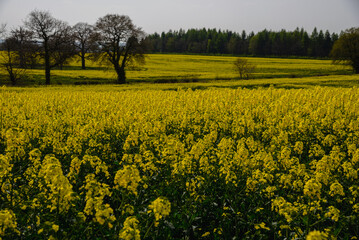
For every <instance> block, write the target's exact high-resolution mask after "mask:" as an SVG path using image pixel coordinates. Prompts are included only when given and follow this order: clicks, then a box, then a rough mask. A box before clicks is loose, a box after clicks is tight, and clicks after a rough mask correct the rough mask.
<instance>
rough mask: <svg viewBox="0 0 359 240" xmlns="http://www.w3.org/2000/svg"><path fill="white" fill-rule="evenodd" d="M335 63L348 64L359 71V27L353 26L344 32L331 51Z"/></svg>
mask: <svg viewBox="0 0 359 240" xmlns="http://www.w3.org/2000/svg"><path fill="white" fill-rule="evenodd" d="M331 57H332V59H333V61H334V62H335V63H344V64H348V65H350V66H351V67H352V68H353V71H354V72H355V73H359V28H351V29H348V30H346V31H345V32H344V33H342V34H341V35H340V37H339V39H338V41H336V42H335V44H334V46H333V49H332V51H331Z"/></svg>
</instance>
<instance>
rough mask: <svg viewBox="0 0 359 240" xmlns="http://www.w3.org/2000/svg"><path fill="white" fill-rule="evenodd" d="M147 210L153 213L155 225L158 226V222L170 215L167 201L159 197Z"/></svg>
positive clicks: (169, 206) (169, 205)
mask: <svg viewBox="0 0 359 240" xmlns="http://www.w3.org/2000/svg"><path fill="white" fill-rule="evenodd" d="M148 208H149V209H150V211H152V212H153V213H154V215H155V219H156V222H155V225H156V226H158V221H159V220H161V219H162V218H164V217H166V216H168V215H169V214H170V212H171V203H170V201H168V200H167V199H165V198H162V197H159V198H157V199H156V200H154V201H153V202H152V203H151V204H150V205H149V206H148Z"/></svg>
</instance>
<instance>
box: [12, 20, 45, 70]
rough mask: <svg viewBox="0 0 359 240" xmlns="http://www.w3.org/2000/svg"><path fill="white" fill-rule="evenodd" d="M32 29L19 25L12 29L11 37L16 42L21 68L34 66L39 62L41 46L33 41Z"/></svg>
mask: <svg viewBox="0 0 359 240" xmlns="http://www.w3.org/2000/svg"><path fill="white" fill-rule="evenodd" d="M33 35H34V33H33V32H32V31H29V30H26V29H25V28H23V27H19V28H17V29H14V30H12V31H11V37H12V38H13V41H14V42H15V43H16V51H17V55H18V56H17V57H18V58H19V59H18V63H19V67H20V68H29V67H30V68H34V67H35V66H36V65H37V64H38V52H39V47H38V45H37V44H36V43H34V42H33V40H32V39H33Z"/></svg>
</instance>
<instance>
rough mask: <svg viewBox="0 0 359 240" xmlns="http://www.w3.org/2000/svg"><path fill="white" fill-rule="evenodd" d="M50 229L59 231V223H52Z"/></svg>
mask: <svg viewBox="0 0 359 240" xmlns="http://www.w3.org/2000/svg"><path fill="white" fill-rule="evenodd" d="M52 229H53V230H54V231H55V232H57V231H59V225H56V224H54V225H52Z"/></svg>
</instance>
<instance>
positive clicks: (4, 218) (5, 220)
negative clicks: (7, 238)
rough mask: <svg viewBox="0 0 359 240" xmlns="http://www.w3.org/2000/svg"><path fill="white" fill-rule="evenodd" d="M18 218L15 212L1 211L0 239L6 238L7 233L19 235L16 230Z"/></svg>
mask: <svg viewBox="0 0 359 240" xmlns="http://www.w3.org/2000/svg"><path fill="white" fill-rule="evenodd" d="M16 227H17V223H16V217H15V214H14V213H13V211H11V210H8V209H5V210H1V211H0V237H1V236H4V235H5V233H6V232H8V231H12V232H16V233H18V230H17V229H16Z"/></svg>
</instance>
